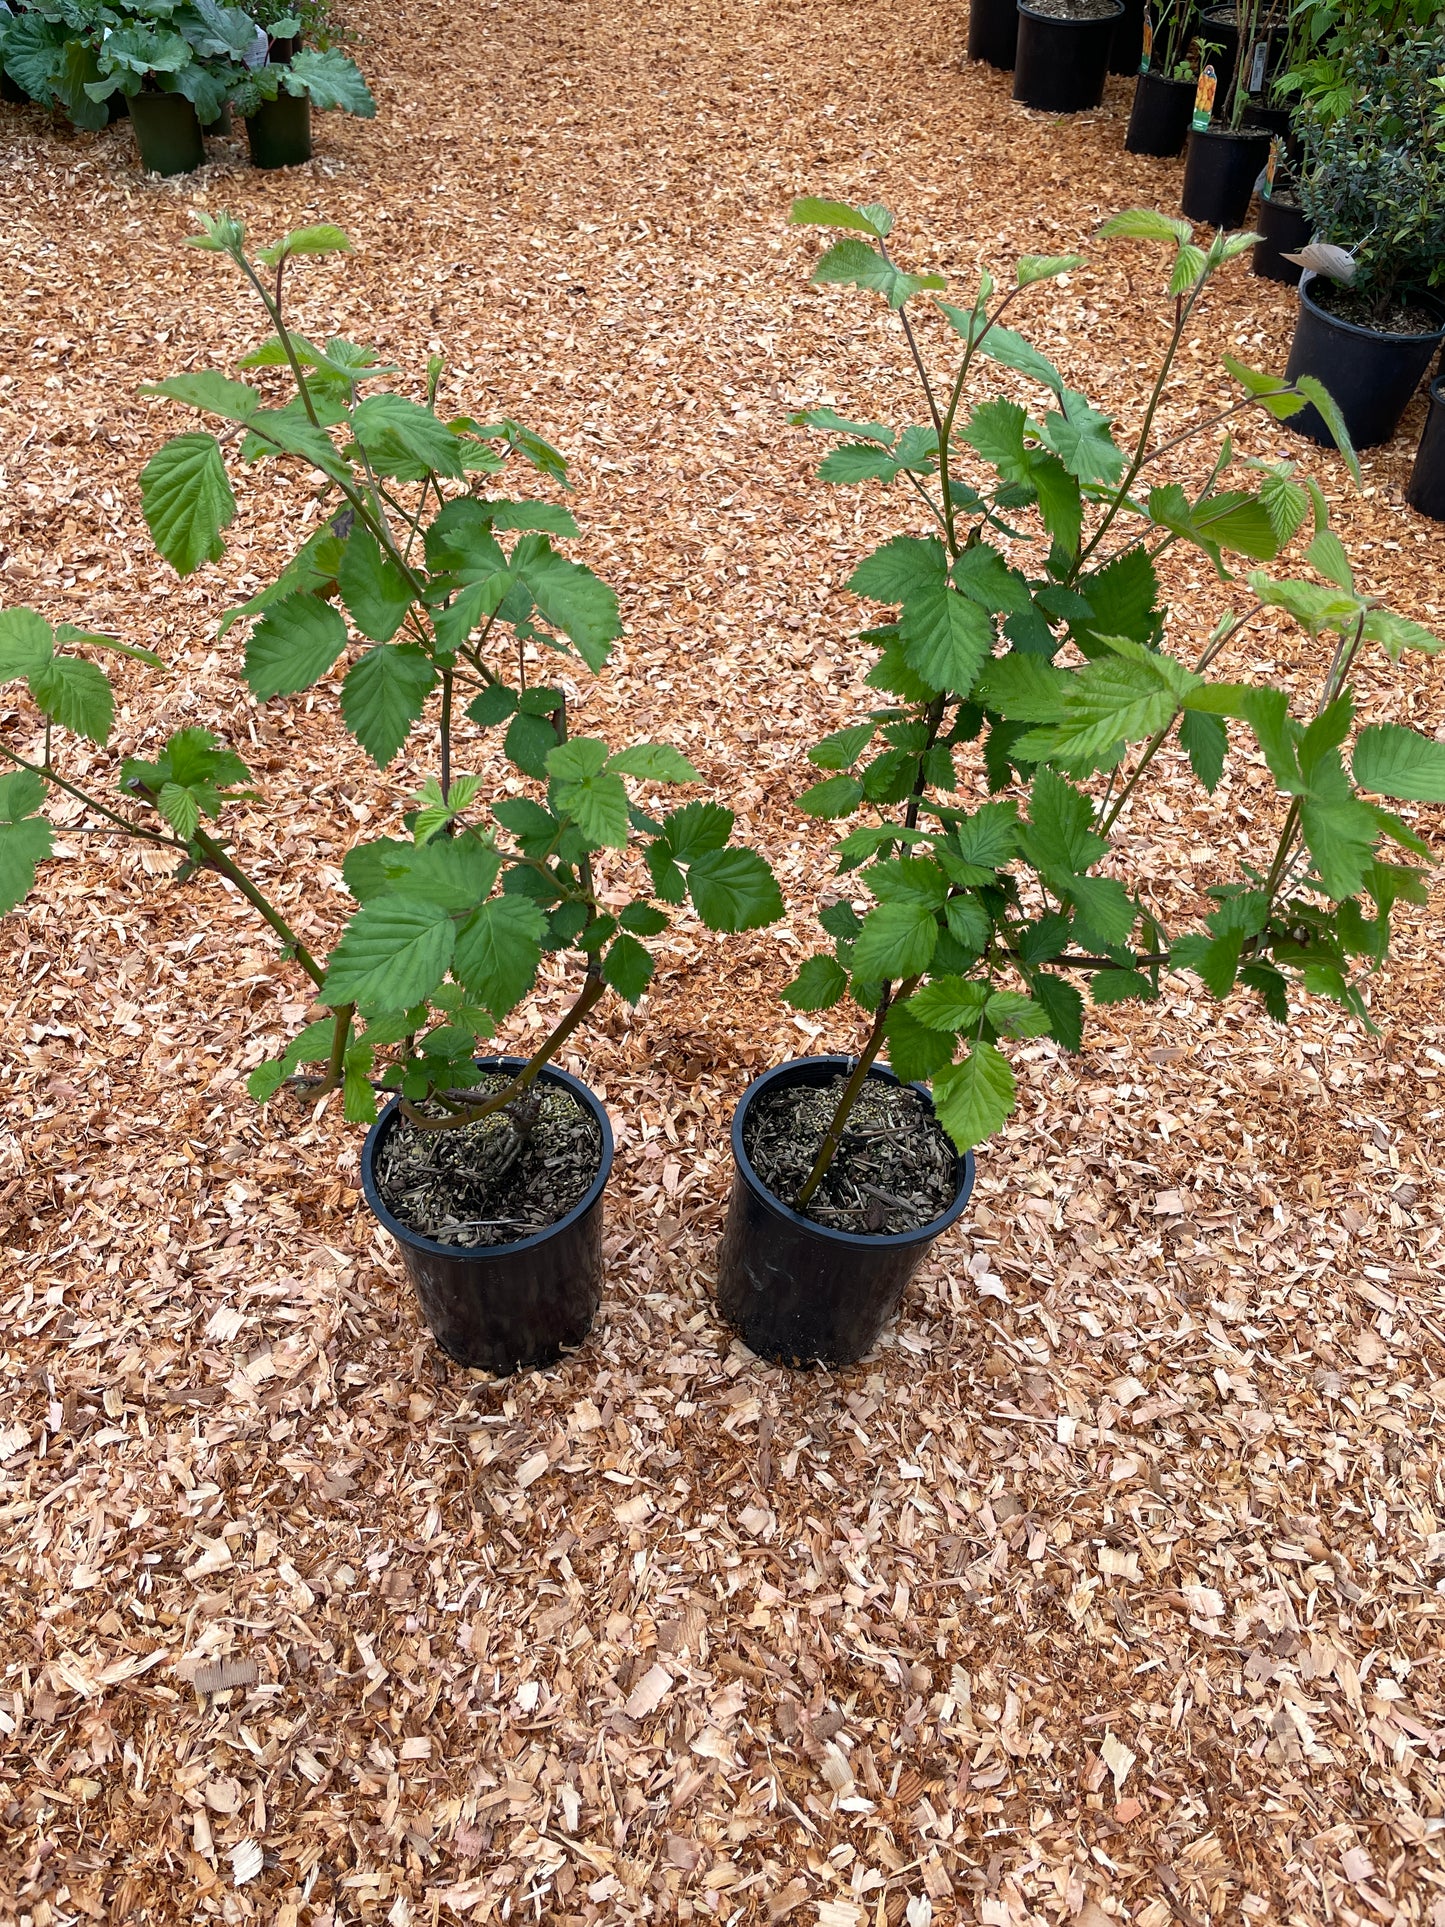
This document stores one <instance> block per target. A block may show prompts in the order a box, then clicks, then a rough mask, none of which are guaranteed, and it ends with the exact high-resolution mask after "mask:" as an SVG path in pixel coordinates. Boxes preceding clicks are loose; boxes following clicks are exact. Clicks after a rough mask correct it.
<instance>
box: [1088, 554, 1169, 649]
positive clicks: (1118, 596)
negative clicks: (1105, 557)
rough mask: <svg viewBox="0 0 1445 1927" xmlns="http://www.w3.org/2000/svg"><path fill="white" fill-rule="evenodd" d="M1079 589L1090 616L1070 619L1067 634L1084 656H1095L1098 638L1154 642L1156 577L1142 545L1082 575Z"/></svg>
mask: <svg viewBox="0 0 1445 1927" xmlns="http://www.w3.org/2000/svg"><path fill="white" fill-rule="evenodd" d="M1078 588H1079V593H1080V595H1082V596H1083V598H1084V600H1085V601H1086V602H1087V604H1088V606H1089V613H1088V615H1087V616H1078V615H1076V616H1074V617H1072V618H1071V619H1070V622H1069V634H1070V636H1071V637H1072V638H1073V640H1074V642H1075V643H1077V644H1078V646H1079V648H1080V649H1081V650H1082V651H1083V653H1084V654H1085V655H1086V656H1092V655H1096V654H1097V653H1098V647H1099V645H1098V642H1097V638H1098V637H1100V636H1129V637H1131V638H1132V639H1133V640H1134V641H1135V642H1142V643H1144V644H1145V645H1146V646H1147V645H1149V644H1151V643H1153V642H1154V641H1155V640H1156V639H1157V637H1158V635H1159V629H1160V619H1159V577H1158V575H1157V573H1156V572H1155V568H1154V563H1153V560H1152V558H1151V557H1150V554H1149V551H1148V550H1147V549H1146V548H1145V547H1144V546H1143V545H1142V543H1141V544H1139V545H1137V546H1136V547H1134V548H1130V549H1125V550H1124V552H1123V554H1122V555H1116V556H1115V557H1114V559H1113V561H1112V562H1108V563H1106V564H1105V565H1104V567H1103V568H1102V569H1095V570H1093V571H1092V573H1090V574H1086V575H1084V576H1081V577H1080V579H1079V584H1078Z"/></svg>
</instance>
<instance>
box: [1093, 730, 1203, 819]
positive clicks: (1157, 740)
mask: <svg viewBox="0 0 1445 1927" xmlns="http://www.w3.org/2000/svg"><path fill="white" fill-rule="evenodd" d="M1183 714H1184V712H1183V710H1182V709H1176V710H1175V712H1174V714H1173V715H1172V716H1171V717H1170V718H1169V720H1168V722H1167V723H1165V725H1164V727H1163V728H1162V729H1157V730H1155V732H1154V734H1153V735H1152V736H1151V737H1150V738H1149V741H1148V742H1147V743H1146V744H1145V746H1144V753H1143V755H1142V756H1141V757H1140V758H1139V761H1138V762H1137V763H1136V764H1135V765H1134V770H1133V773H1132V774H1131V776H1130V778H1129V780H1128V782H1127V783H1126V784H1125V785H1124V787H1123V789H1121V790H1120V792H1119V794H1118V795H1117V796H1116V797H1115V799H1114V804H1113V807H1112V809H1111V810H1110V811H1109V813H1108V815H1107V816H1106V817H1105V818H1104V820H1103V822H1102V823H1100V825H1099V835H1100V836H1107V835H1108V834H1109V832H1110V830H1112V829H1113V827H1114V825H1115V824H1116V823H1117V822H1118V820H1119V812H1120V811H1121V810H1122V809H1123V807H1124V805H1125V804H1126V803H1127V802H1128V801H1129V798H1130V797H1131V796H1132V795H1133V793H1134V790H1135V789H1136V787H1137V786H1138V782H1139V778H1140V777H1141V776H1142V775H1143V774H1144V772H1145V770H1146V769H1148V767H1149V765H1150V764H1151V763H1152V762H1153V761H1154V758H1155V757H1156V756H1157V755H1158V754H1159V751H1160V750H1161V749H1162V748H1163V747H1164V743H1165V739H1166V738H1167V737H1168V735H1169V733H1170V731H1171V730H1172V729H1173V727H1174V725H1175V724H1176V723H1177V722H1178V721H1179V718H1180V717H1181V716H1182V715H1183Z"/></svg>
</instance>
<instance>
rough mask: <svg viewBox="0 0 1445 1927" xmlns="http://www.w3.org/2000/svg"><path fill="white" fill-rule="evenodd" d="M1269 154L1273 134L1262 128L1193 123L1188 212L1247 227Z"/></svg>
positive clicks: (1184, 202) (1183, 204)
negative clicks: (1245, 223)
mask: <svg viewBox="0 0 1445 1927" xmlns="http://www.w3.org/2000/svg"><path fill="white" fill-rule="evenodd" d="M1268 159H1269V135H1268V134H1265V133H1261V132H1259V131H1258V130H1256V129H1253V128H1242V129H1240V130H1239V131H1238V132H1236V131H1234V130H1233V129H1231V128H1228V127H1207V128H1205V129H1204V130H1203V131H1202V132H1201V130H1200V129H1199V128H1197V127H1196V128H1194V129H1192V130H1191V132H1190V135H1189V152H1188V155H1187V156H1186V157H1185V161H1184V191H1183V193H1182V194H1181V196H1180V200H1179V205H1180V208H1181V209H1182V210H1183V213H1184V215H1185V217H1186V218H1187V219H1188V220H1191V221H1204V222H1207V224H1208V225H1209V226H1210V227H1213V228H1237V227H1242V226H1243V225H1244V217H1245V215H1246V214H1247V213H1248V212H1249V198H1250V196H1251V195H1252V194H1253V192H1254V184H1255V182H1256V181H1257V180H1258V179H1259V176H1260V175H1261V173H1262V172H1263V171H1264V166H1265V163H1266V161H1268Z"/></svg>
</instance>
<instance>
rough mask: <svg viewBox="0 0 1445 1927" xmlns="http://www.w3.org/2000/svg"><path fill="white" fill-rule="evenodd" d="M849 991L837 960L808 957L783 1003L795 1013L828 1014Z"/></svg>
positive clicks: (785, 992) (786, 993)
mask: <svg viewBox="0 0 1445 1927" xmlns="http://www.w3.org/2000/svg"><path fill="white" fill-rule="evenodd" d="M847 988H848V973H847V972H846V971H845V970H844V969H843V967H842V965H841V964H840V963H838V961H837V959H836V958H833V957H828V956H817V957H809V959H808V961H807V962H806V963H805V964H804V965H803V967H802V969H801V970H800V971H799V972H798V974H797V976H796V977H795V978H794V979H793V981H792V982H791V983H790V984H789V985H788V986H787V988H786V989H785V990H784V991H783V993H782V996H783V1002H784V1003H785V1004H791V1005H792V1007H793V1009H794V1010H829V1009H831V1008H832V1006H833V1005H834V1004H836V1003H837V1002H838V1000H839V998H840V997H842V996H843V995H844V993H845V992H846V990H847Z"/></svg>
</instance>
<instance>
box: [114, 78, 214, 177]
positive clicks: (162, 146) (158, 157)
mask: <svg viewBox="0 0 1445 1927" xmlns="http://www.w3.org/2000/svg"><path fill="white" fill-rule="evenodd" d="M130 118H131V124H132V126H133V127H134V128H135V138H136V145H137V146H138V147H139V149H140V161H141V166H142V167H143V168H144V169H145V171H146V172H147V174H190V173H193V172H194V171H195V169H196V168H198V167H200V166H201V165H202V164H203V163H204V161H205V158H206V145H205V142H204V141H203V140H202V138H201V123H200V121H199V120H198V119H197V117H196V110H195V108H194V107H193V106H192V105H191V103H190V101H188V100H187V99H186V97H185V95H184V94H159V93H156V94H152V93H139V94H135V95H134V96H132V99H131V103H130Z"/></svg>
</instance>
